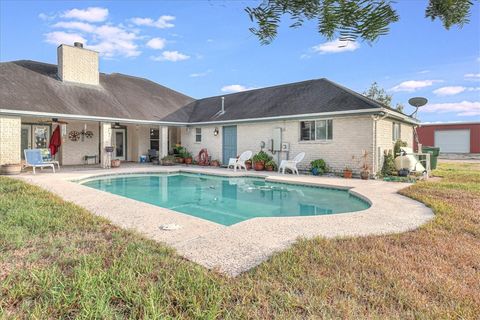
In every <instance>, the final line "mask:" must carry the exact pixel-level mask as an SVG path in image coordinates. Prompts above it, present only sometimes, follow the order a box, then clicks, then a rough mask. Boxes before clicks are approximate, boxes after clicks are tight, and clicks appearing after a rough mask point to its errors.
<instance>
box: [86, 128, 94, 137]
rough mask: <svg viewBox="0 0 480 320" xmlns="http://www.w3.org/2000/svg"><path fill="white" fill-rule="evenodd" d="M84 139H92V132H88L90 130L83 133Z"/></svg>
mask: <svg viewBox="0 0 480 320" xmlns="http://www.w3.org/2000/svg"><path fill="white" fill-rule="evenodd" d="M85 137H86V138H87V139H92V138H93V132H92V131H90V130H88V131H86V132H85Z"/></svg>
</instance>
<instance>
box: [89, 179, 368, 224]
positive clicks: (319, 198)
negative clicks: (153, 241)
mask: <svg viewBox="0 0 480 320" xmlns="http://www.w3.org/2000/svg"><path fill="white" fill-rule="evenodd" d="M80 183H82V184H83V185H85V186H88V187H91V188H95V189H98V190H103V191H106V192H110V193H113V194H116V195H120V196H124V197H127V198H131V199H135V200H138V201H143V202H146V203H150V204H153V205H156V206H159V207H163V208H168V209H172V210H175V211H179V212H182V213H186V214H189V215H192V216H195V217H198V218H202V219H206V220H210V221H213V222H216V223H219V224H223V225H226V226H229V225H233V224H235V223H238V222H241V221H245V220H248V219H251V218H256V217H291V216H315V215H326V214H334V213H344V212H353V211H360V210H364V209H367V208H369V207H370V204H369V203H367V202H366V201H365V200H363V199H361V198H359V197H357V196H355V195H353V194H351V193H350V192H348V190H340V189H333V188H332V189H330V188H323V187H310V186H303V185H297V184H283V183H276V182H267V181H265V180H264V179H262V178H252V177H225V176H213V175H205V174H194V173H176V174H143V175H124V176H107V177H101V178H95V179H89V180H85V181H80Z"/></svg>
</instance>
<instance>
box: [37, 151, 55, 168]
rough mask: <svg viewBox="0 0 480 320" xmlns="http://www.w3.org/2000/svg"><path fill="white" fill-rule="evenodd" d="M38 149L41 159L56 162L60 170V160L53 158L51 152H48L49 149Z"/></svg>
mask: <svg viewBox="0 0 480 320" xmlns="http://www.w3.org/2000/svg"><path fill="white" fill-rule="evenodd" d="M39 150H40V154H41V155H42V160H43V162H44V163H51V164H56V165H57V167H58V170H60V162H58V161H57V160H53V157H52V154H51V153H50V149H48V148H44V149H39Z"/></svg>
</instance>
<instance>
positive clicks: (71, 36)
mask: <svg viewBox="0 0 480 320" xmlns="http://www.w3.org/2000/svg"><path fill="white" fill-rule="evenodd" d="M45 42H48V43H51V44H54V45H56V46H58V45H60V44H62V43H67V44H73V43H74V42H82V43H84V44H85V43H87V40H86V39H85V38H84V37H82V35H81V34H78V33H68V32H63V31H55V32H49V33H45Z"/></svg>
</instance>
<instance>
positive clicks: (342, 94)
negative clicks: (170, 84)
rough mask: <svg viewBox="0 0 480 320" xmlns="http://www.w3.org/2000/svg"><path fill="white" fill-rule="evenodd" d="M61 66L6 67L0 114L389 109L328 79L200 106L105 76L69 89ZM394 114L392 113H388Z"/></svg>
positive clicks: (204, 117)
mask: <svg viewBox="0 0 480 320" xmlns="http://www.w3.org/2000/svg"><path fill="white" fill-rule="evenodd" d="M56 74H57V66H56V65H52V64H46V63H41V62H35V61H26V60H21V61H13V62H4V63H0V84H1V87H0V109H9V110H22V111H36V112H46V113H59V114H73V115H83V116H97V117H109V118H123V119H132V120H150V121H169V122H183V123H186V122H209V121H229V120H242V119H261V118H268V117H282V116H295V115H307V114H318V113H324V112H342V111H352V110H353V111H354V110H359V111H362V110H366V109H380V108H388V107H386V106H384V105H381V104H380V103H378V102H376V101H374V100H371V99H368V98H366V97H364V96H363V95H361V94H359V93H356V92H354V91H352V90H350V89H347V88H345V87H342V86H340V85H338V84H336V83H334V82H331V81H329V80H327V79H317V80H308V81H303V82H297V83H290V84H284V85H279V86H274V87H267V88H262V89H255V90H249V91H244V92H239V93H233V94H227V95H223V97H225V113H224V114H221V115H219V114H218V112H219V111H220V109H221V98H222V96H216V97H209V98H204V99H199V100H194V99H193V98H190V97H188V96H186V95H183V94H181V93H179V92H176V91H173V90H171V89H169V88H166V87H164V86H161V85H159V84H156V83H154V82H152V81H149V80H146V79H143V78H137V77H132V76H126V75H122V74H118V73H113V74H109V75H107V74H104V73H101V74H100V86H99V87H95V86H85V85H78V84H71V83H63V82H62V81H60V80H58V78H57V75H56ZM388 109H389V108H388Z"/></svg>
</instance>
